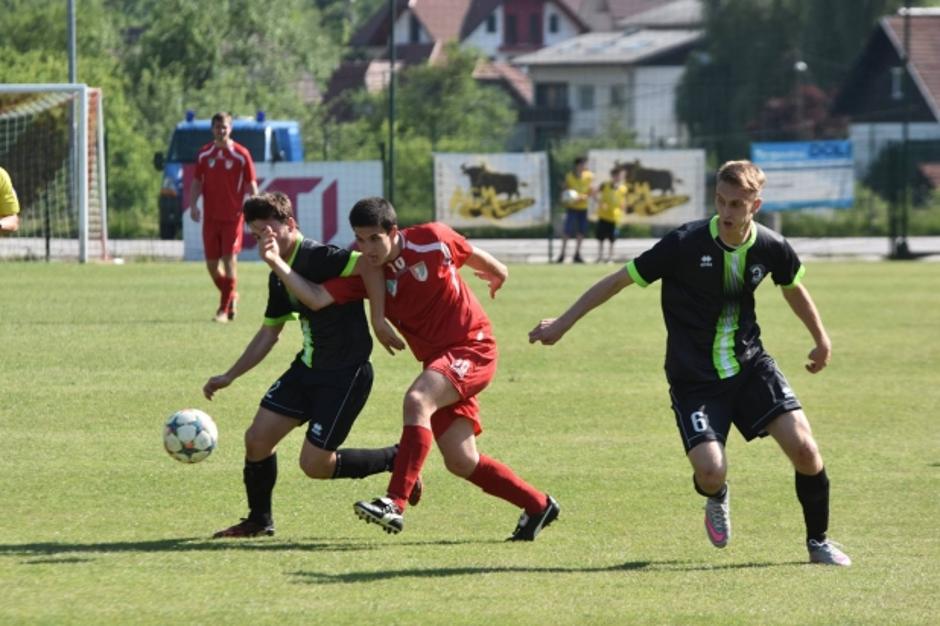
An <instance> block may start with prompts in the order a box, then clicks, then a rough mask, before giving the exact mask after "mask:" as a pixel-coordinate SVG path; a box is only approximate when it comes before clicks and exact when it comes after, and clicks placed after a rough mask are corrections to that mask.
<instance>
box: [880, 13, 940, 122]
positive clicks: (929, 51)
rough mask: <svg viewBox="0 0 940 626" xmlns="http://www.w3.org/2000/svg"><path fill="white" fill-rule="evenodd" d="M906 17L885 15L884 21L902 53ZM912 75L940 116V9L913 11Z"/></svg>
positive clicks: (911, 40) (939, 117) (892, 40)
mask: <svg viewBox="0 0 940 626" xmlns="http://www.w3.org/2000/svg"><path fill="white" fill-rule="evenodd" d="M904 19H905V18H904V17H902V16H900V15H895V16H891V17H888V18H885V19H884V20H883V21H882V25H883V27H884V28H885V31H886V33H887V34H888V36H889V38H890V39H891V42H892V44H894V46H895V48H896V49H897V50H898V53H901V52H903V50H904ZM909 19H910V27H911V39H910V65H911V75H912V78H913V79H914V81H915V82H916V83H917V86H918V88H919V89H920V91H921V93H922V94H923V96H924V98H925V99H927V101H928V104H929V106H930V108H931V109H932V110H933V113H934V116H935V117H936V119H938V120H940V13H937V14H914V15H911V17H910V18H909Z"/></svg>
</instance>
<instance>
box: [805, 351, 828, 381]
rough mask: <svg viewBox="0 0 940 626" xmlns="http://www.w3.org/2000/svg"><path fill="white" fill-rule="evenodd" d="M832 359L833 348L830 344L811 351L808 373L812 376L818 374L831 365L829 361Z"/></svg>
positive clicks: (807, 367) (807, 366) (807, 365)
mask: <svg viewBox="0 0 940 626" xmlns="http://www.w3.org/2000/svg"><path fill="white" fill-rule="evenodd" d="M831 357H832V346H830V345H829V344H823V345H818V346H816V347H815V348H813V349H812V350H810V351H809V356H807V358H808V359H809V363H807V364H806V371H807V372H809V373H810V374H817V373H819V372H821V371H823V369H824V368H825V367H826V366H827V365H829V359H830V358H831Z"/></svg>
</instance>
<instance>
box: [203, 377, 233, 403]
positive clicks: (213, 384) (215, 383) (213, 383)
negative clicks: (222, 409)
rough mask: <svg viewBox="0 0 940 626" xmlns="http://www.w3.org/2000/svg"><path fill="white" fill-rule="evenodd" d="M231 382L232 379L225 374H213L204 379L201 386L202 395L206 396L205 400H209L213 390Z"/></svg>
mask: <svg viewBox="0 0 940 626" xmlns="http://www.w3.org/2000/svg"><path fill="white" fill-rule="evenodd" d="M231 384H232V379H231V378H230V377H229V376H226V375H225V374H219V375H218V376H213V377H212V378H210V379H209V380H207V381H206V384H205V385H203V386H202V395H204V396H205V397H206V400H211V399H212V396H213V395H215V392H216V391H218V390H219V389H225V388H226V387H228V386H229V385H231Z"/></svg>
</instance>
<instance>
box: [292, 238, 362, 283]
mask: <svg viewBox="0 0 940 626" xmlns="http://www.w3.org/2000/svg"><path fill="white" fill-rule="evenodd" d="M359 255H360V253H359V252H354V251H352V250H347V249H346V248H340V247H338V246H334V245H330V244H326V245H320V246H317V247H316V248H315V249H314V250H312V251H311V253H310V254H308V255H302V256H298V258H297V259H296V261H295V263H294V265H293V266H292V268H293V269H294V270H295V271H296V272H297V273H298V274H300V275H301V276H303V277H304V278H306V279H307V280H310V281H313V282H315V283H322V282H326V281H327V280H329V279H331V278H339V277H343V276H350V275H352V272H353V269H354V268H355V267H356V259H358V258H359Z"/></svg>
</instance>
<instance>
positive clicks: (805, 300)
mask: <svg viewBox="0 0 940 626" xmlns="http://www.w3.org/2000/svg"><path fill="white" fill-rule="evenodd" d="M781 291H782V293H783V299H784V300H786V301H787V304H789V305H790V308H791V309H792V310H793V312H794V313H795V314H796V316H797V317H798V318H800V321H801V322H803V325H804V326H806V330H808V331H809V334H810V335H812V337H813V341H815V342H816V346H815V347H814V348H813V349H812V350H810V352H809V355H808V357H807V358H808V359H809V362H808V363H807V364H806V371H807V372H809V373H811V374H815V373H817V372H821V371H822V370H823V368H825V367H826V366H827V365H829V359H830V358H831V357H832V342H831V341H830V340H829V333H827V332H826V328H825V327H824V326H823V323H822V318H821V317H820V316H819V311H818V310H817V309H816V304H815V303H814V302H813V298H812V297H811V296H810V295H809V290H807V289H806V287H804V286H803V285H796V286H794V287H784V288H783V289H782V290H781Z"/></svg>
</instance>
